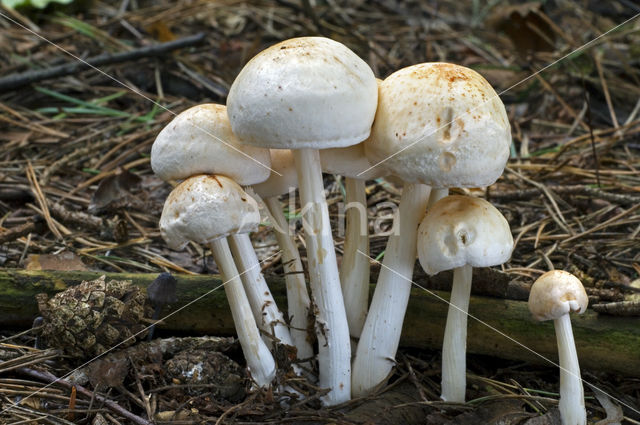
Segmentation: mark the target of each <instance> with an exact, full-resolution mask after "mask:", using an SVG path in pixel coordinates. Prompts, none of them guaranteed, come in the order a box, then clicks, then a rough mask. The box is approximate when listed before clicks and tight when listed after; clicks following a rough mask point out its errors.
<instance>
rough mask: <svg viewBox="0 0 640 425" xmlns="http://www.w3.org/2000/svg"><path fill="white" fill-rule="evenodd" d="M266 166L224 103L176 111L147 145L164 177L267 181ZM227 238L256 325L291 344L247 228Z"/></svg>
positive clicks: (266, 154)
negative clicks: (245, 141)
mask: <svg viewBox="0 0 640 425" xmlns="http://www.w3.org/2000/svg"><path fill="white" fill-rule="evenodd" d="M269 165H270V156H269V151H268V150H267V149H262V148H257V147H253V146H245V145H242V144H241V143H240V141H239V140H238V138H237V137H235V135H234V134H233V132H232V131H231V126H230V125H229V118H228V116H227V109H226V107H225V106H224V105H217V104H202V105H197V106H194V107H192V108H189V109H187V110H186V111H184V112H182V113H180V114H179V115H178V116H177V117H176V118H174V119H173V120H172V121H171V122H170V123H169V124H168V125H167V126H166V127H165V128H164V129H162V131H160V133H159V134H158V136H157V138H156V140H155V142H154V143H153V146H152V148H151V167H152V168H153V171H154V172H155V173H156V174H157V175H158V176H160V177H161V178H163V179H166V180H170V179H184V178H187V177H189V176H192V175H194V174H198V173H205V174H216V175H224V176H227V177H229V178H231V179H233V180H234V181H235V182H236V183H238V184H240V185H243V186H245V185H251V184H255V183H259V182H262V181H264V180H266V179H267V177H269V173H270V171H271V168H270V167H269ZM231 238H232V241H230V243H231V249H232V252H233V253H234V257H235V261H236V267H238V268H239V269H240V279H241V280H242V282H243V284H244V288H245V291H246V293H247V297H248V298H249V303H250V304H251V308H252V311H253V314H254V317H255V319H256V321H257V322H258V326H259V327H260V328H261V329H262V330H263V331H264V332H265V333H267V334H273V335H274V336H275V337H276V338H277V339H278V340H280V341H281V342H282V343H283V344H287V345H293V342H292V341H291V335H290V333H289V329H288V328H287V326H286V323H285V321H284V318H283V315H282V312H280V310H279V309H278V306H277V305H276V302H275V300H274V298H273V295H272V294H271V291H270V290H269V288H268V286H267V283H266V281H265V279H264V277H263V276H262V273H261V269H260V265H259V263H258V259H257V257H256V254H255V251H254V250H253V247H252V245H251V240H250V239H249V235H248V233H240V234H236V235H233V236H231ZM268 341H269V342H271V341H272V339H268Z"/></svg>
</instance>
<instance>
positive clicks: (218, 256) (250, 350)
mask: <svg viewBox="0 0 640 425" xmlns="http://www.w3.org/2000/svg"><path fill="white" fill-rule="evenodd" d="M210 246H211V252H212V254H213V259H214V260H215V261H216V264H217V265H218V269H219V270H220V274H221V275H222V280H223V281H224V282H225V285H224V291H225V293H226V294H227V300H228V301H229V308H230V309H231V316H232V317H233V323H234V325H235V327H236V332H237V333H238V340H239V341H240V346H241V347H242V352H243V353H244V357H245V359H246V360H247V366H248V367H249V372H250V373H251V377H252V378H253V379H254V381H255V382H256V384H257V385H258V386H260V387H265V386H267V385H269V384H271V381H273V378H275V375H276V364H275V361H274V359H273V356H272V355H271V352H270V351H269V349H268V348H267V346H266V344H265V343H264V341H262V339H261V338H260V331H258V326H257V325H256V321H255V320H254V318H253V314H252V312H251V307H250V306H249V300H248V299H247V295H246V294H245V293H244V289H243V288H242V282H241V281H240V278H239V277H238V269H237V268H236V265H235V263H234V262H233V257H232V256H231V250H230V249H229V244H228V243H227V240H226V239H225V238H220V239H217V240H215V241H213V242H211V244H210Z"/></svg>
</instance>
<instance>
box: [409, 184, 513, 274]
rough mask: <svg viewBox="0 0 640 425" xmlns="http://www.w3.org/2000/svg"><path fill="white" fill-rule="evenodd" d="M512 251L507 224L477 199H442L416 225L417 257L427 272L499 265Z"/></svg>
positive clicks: (452, 197) (483, 202)
mask: <svg viewBox="0 0 640 425" xmlns="http://www.w3.org/2000/svg"><path fill="white" fill-rule="evenodd" d="M512 250H513V237H512V236H511V230H510V229H509V223H507V220H506V219H505V218H504V216H503V215H502V214H501V213H500V211H498V210H497V209H496V207H494V206H493V205H491V204H490V203H489V202H487V201H485V200H484V199H480V198H474V197H471V196H460V195H451V196H447V197H445V198H442V199H441V200H439V201H438V202H436V203H435V204H434V205H433V207H432V208H431V209H429V210H428V211H427V214H426V215H425V216H424V218H423V219H422V222H421V223H420V227H419V228H418V257H419V258H420V264H421V265H422V268H423V269H424V270H425V271H426V272H427V273H428V274H430V275H434V274H436V273H439V272H441V271H443V270H451V269H454V268H457V267H462V266H464V265H467V264H468V265H471V266H473V267H488V266H495V265H498V264H502V263H505V262H506V261H507V260H509V257H510V256H511V251H512Z"/></svg>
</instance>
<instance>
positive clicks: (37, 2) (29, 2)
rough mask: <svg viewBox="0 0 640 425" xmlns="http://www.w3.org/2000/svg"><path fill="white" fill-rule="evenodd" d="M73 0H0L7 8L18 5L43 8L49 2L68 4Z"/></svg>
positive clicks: (15, 7)
mask: <svg viewBox="0 0 640 425" xmlns="http://www.w3.org/2000/svg"><path fill="white" fill-rule="evenodd" d="M71 2H73V0H2V5H3V6H4V7H6V8H7V9H17V8H19V7H29V6H31V7H35V8H36V9H44V8H45V7H47V6H49V4H51V3H59V4H69V3H71Z"/></svg>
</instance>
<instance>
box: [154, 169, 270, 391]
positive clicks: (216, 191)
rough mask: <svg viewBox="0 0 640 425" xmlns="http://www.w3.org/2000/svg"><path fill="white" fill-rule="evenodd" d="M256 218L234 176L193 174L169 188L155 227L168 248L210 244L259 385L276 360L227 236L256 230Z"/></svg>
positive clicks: (251, 202) (255, 209) (267, 378)
mask: <svg viewBox="0 0 640 425" xmlns="http://www.w3.org/2000/svg"><path fill="white" fill-rule="evenodd" d="M259 223H260V214H259V213H258V204H257V203H256V202H255V201H254V200H253V198H251V197H250V196H249V195H247V193H246V192H245V191H244V190H242V188H241V187H240V186H238V184H237V183H236V182H234V181H233V180H231V179H229V178H227V177H224V176H215V175H198V176H193V177H189V178H188V179H186V180H185V181H183V182H182V183H180V184H179V185H178V186H177V187H176V188H175V189H173V190H172V191H171V193H170V194H169V196H168V197H167V200H166V201H165V204H164V208H163V210H162V216H161V217H160V232H161V234H162V237H163V238H164V240H165V241H166V242H167V244H168V245H169V247H170V248H172V249H181V248H183V247H184V246H185V245H186V244H187V243H189V241H193V242H197V243H200V244H204V245H209V246H210V247H211V252H212V253H213V257H214V259H215V261H216V264H217V265H218V268H219V269H220V274H221V275H222V279H223V281H224V282H225V285H224V290H225V292H226V294H227V300H228V301H229V307H230V308H231V316H232V317H233V323H234V324H235V327H236V332H237V333H238V339H239V341H240V345H241V346H242V351H243V353H244V355H245V358H246V360H247V365H248V366H249V371H250V373H251V376H252V377H253V379H254V380H255V382H256V384H257V385H258V386H261V387H264V386H267V385H269V384H270V383H271V381H272V380H273V378H274V377H275V372H276V367H275V361H274V359H273V356H272V355H271V352H269V349H268V348H267V346H266V344H265V343H264V341H263V340H262V338H261V337H260V331H259V330H258V326H257V324H256V320H255V319H254V317H253V312H252V310H251V305H250V304H249V300H248V299H247V295H246V293H245V291H244V288H243V287H242V281H241V280H240V277H239V276H240V274H239V273H238V269H237V267H236V264H235V262H234V260H233V257H232V255H231V250H230V249H229V244H228V242H227V239H226V238H227V236H229V235H231V234H234V233H247V232H249V231H252V230H255V229H256V228H257V227H258V224H259Z"/></svg>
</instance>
